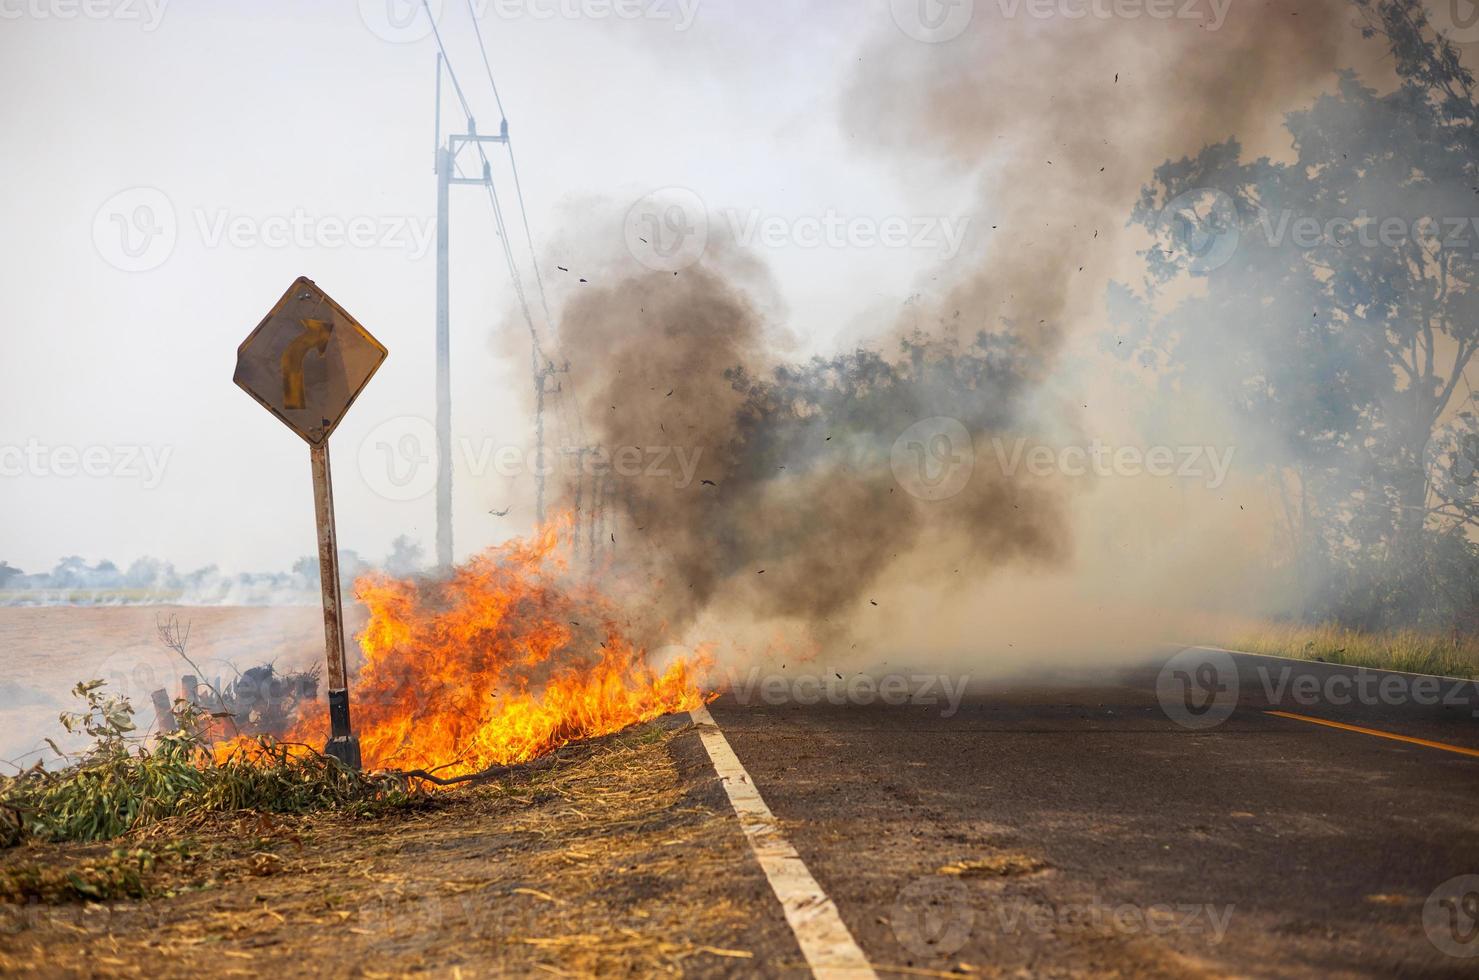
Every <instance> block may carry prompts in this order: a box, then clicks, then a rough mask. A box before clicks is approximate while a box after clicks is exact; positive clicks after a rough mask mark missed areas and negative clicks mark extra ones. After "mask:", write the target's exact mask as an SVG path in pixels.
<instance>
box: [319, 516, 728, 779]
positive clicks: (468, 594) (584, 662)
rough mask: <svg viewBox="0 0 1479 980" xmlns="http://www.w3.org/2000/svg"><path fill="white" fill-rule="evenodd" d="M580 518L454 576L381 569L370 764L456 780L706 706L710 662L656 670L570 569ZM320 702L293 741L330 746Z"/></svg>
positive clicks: (375, 593) (360, 711)
mask: <svg viewBox="0 0 1479 980" xmlns="http://www.w3.org/2000/svg"><path fill="white" fill-rule="evenodd" d="M572 526H573V524H572V522H571V521H570V520H569V519H568V518H565V519H561V520H556V521H554V522H552V523H551V524H550V525H548V526H547V527H546V528H545V529H544V530H543V531H542V532H541V533H539V534H538V535H536V536H535V537H533V538H531V539H529V540H515V541H511V542H509V543H507V544H505V545H502V546H500V547H497V548H493V549H490V550H488V551H486V552H484V553H483V554H481V555H478V556H477V557H475V558H473V559H472V560H470V561H469V562H467V563H466V564H465V565H462V566H459V567H458V568H456V569H454V570H453V572H452V573H451V575H450V576H449V577H447V578H445V579H424V578H413V579H395V578H390V577H388V576H384V575H371V576H367V577H365V578H362V579H360V580H359V581H358V582H357V583H356V584H355V595H356V597H357V598H358V599H359V601H360V602H361V603H362V604H363V605H364V606H365V608H366V609H367V610H368V612H369V621H368V623H367V624H366V626H365V628H364V630H363V631H362V632H361V633H360V634H359V635H358V636H357V637H356V639H357V641H358V643H359V647H360V651H361V652H362V654H363V655H364V664H363V666H362V667H361V668H360V669H359V671H358V674H357V676H356V679H355V681H354V685H353V689H352V691H351V695H350V699H351V702H352V704H353V712H354V727H355V730H356V731H357V733H358V734H359V737H360V747H361V752H362V754H363V758H364V762H365V765H366V766H367V767H370V768H376V769H399V770H403V771H410V770H420V771H425V772H429V773H435V774H436V775H437V776H439V777H444V778H445V777H458V776H465V775H469V774H473V773H477V772H480V771H483V770H485V769H488V768H490V767H495V766H509V765H516V764H518V763H522V762H527V761H529V760H530V759H534V758H537V757H539V756H541V755H543V754H545V753H547V752H550V751H552V750H554V749H556V748H558V747H560V746H562V745H567V744H569V743H570V742H573V741H577V740H580V739H588V738H598V737H600V736H603V735H609V734H612V733H614V732H618V731H621V730H622V729H623V728H626V727H628V726H630V725H636V724H641V723H643V722H647V721H651V720H653V719H654V718H658V717H660V716H662V715H666V714H673V713H678V712H684V711H690V710H692V709H693V708H696V707H698V706H699V705H701V704H703V703H704V695H703V693H702V692H701V691H700V690H699V687H698V684H697V681H696V677H695V674H696V673H697V672H698V671H699V670H700V669H701V667H702V664H701V663H695V662H690V661H687V660H682V659H680V660H676V661H675V662H673V663H672V664H669V665H667V666H666V667H665V668H663V669H661V670H658V669H656V668H654V667H653V666H652V665H650V664H648V662H647V659H646V655H645V652H644V651H643V650H642V649H641V648H640V647H638V646H636V645H634V644H633V643H632V642H631V641H630V640H629V639H628V638H627V636H626V635H625V633H624V631H623V629H622V626H621V617H620V616H619V615H618V612H617V610H616V608H615V607H614V606H613V604H612V603H611V602H610V601H609V600H607V599H606V598H605V596H603V595H602V594H601V593H600V592H598V591H597V590H596V589H594V588H593V587H591V586H589V585H586V584H584V583H581V582H577V581H574V580H572V579H571V578H570V577H569V576H568V575H567V574H566V571H567V568H566V557H565V545H566V541H565V540H564V539H563V537H562V536H564V535H567V534H568V532H569V531H570V530H571V528H572ZM325 724H326V721H325V719H324V717H323V712H322V711H312V712H310V713H309V714H308V715H307V716H305V717H304V718H302V719H300V722H299V724H297V725H296V726H295V727H294V728H293V731H292V733H291V735H290V736H289V740H290V741H295V742H304V743H308V744H313V745H319V744H323V742H324V741H325V739H326V736H327V734H328V733H327V730H326V728H325Z"/></svg>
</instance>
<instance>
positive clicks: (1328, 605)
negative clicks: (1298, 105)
mask: <svg viewBox="0 0 1479 980" xmlns="http://www.w3.org/2000/svg"><path fill="white" fill-rule="evenodd" d="M1356 2H1357V6H1359V7H1360V8H1361V10H1362V12H1363V13H1364V15H1365V16H1366V18H1367V22H1366V27H1365V31H1366V33H1368V35H1371V36H1376V35H1380V36H1383V37H1385V38H1386V39H1387V41H1388V42H1389V43H1390V45H1391V48H1392V52H1393V54H1394V56H1395V62H1396V66H1397V70H1398V73H1399V75H1400V78H1401V84H1400V86H1399V87H1398V88H1397V89H1396V90H1395V91H1393V92H1390V93H1387V94H1380V93H1378V92H1376V91H1375V90H1374V89H1372V88H1370V87H1368V86H1366V85H1363V84H1362V83H1361V82H1360V80H1358V79H1357V78H1356V77H1355V76H1354V75H1353V74H1352V73H1350V72H1346V73H1342V74H1341V76H1340V78H1339V81H1338V86H1337V89H1336V91H1335V92H1333V93H1331V94H1328V95H1325V96H1323V97H1321V98H1320V99H1318V100H1317V101H1316V102H1315V103H1314V104H1313V105H1312V106H1310V107H1308V108H1306V109H1303V110H1300V111H1297V112H1292V113H1290V114H1289V115H1288V116H1287V117H1286V125H1287V128H1288V131H1289V133H1290V135H1291V136H1292V138H1293V145H1294V151H1295V159H1294V160H1293V161H1292V162H1279V161H1273V160H1270V159H1268V158H1260V159H1256V160H1246V159H1244V158H1243V154H1242V148H1241V146H1240V145H1239V143H1238V142H1237V141H1236V140H1235V139H1234V140H1228V141H1226V142H1223V143H1219V144H1215V145H1212V146H1208V147H1205V148H1204V149H1203V150H1202V151H1201V152H1200V153H1198V154H1197V155H1196V156H1195V157H1192V158H1186V159H1182V160H1179V161H1168V162H1166V163H1165V164H1163V165H1162V166H1161V167H1159V168H1158V169H1157V170H1156V172H1155V174H1154V176H1153V179H1152V182H1151V184H1150V185H1149V186H1147V187H1146V188H1145V189H1144V190H1143V192H1142V196H1141V200H1140V202H1139V204H1138V205H1137V207H1136V209H1135V212H1134V220H1135V221H1137V222H1139V223H1141V224H1144V225H1145V226H1146V227H1148V228H1150V229H1152V231H1154V232H1155V233H1156V234H1157V236H1158V243H1157V245H1156V247H1154V248H1153V249H1151V250H1150V251H1149V252H1148V253H1147V254H1146V259H1147V277H1146V284H1145V291H1144V292H1145V295H1146V296H1147V297H1148V300H1147V304H1146V307H1145V308H1144V309H1143V310H1142V316H1141V318H1140V321H1139V326H1138V330H1137V331H1136V332H1135V339H1136V341H1137V342H1136V343H1135V344H1133V345H1132V347H1133V349H1134V351H1135V353H1136V354H1138V356H1139V357H1140V358H1141V359H1142V360H1143V361H1144V362H1146V363H1148V364H1153V365H1155V366H1158V367H1160V368H1161V369H1163V372H1164V374H1163V377H1164V378H1165V381H1166V383H1167V384H1168V385H1171V386H1173V387H1181V388H1192V387H1195V389H1196V390H1198V391H1200V392H1202V393H1204V394H1207V395H1211V396H1212V397H1214V398H1217V399H1220V400H1221V401H1222V402H1223V403H1224V404H1226V405H1227V406H1228V407H1229V410H1230V411H1232V412H1233V413H1234V414H1235V415H1236V416H1238V417H1239V419H1240V421H1241V422H1242V423H1243V425H1244V428H1245V430H1246V431H1248V432H1250V433H1255V434H1256V445H1255V446H1252V447H1250V448H1251V449H1252V450H1253V452H1251V453H1248V454H1245V455H1249V456H1256V457H1257V458H1259V459H1260V460H1261V461H1262V462H1263V463H1264V464H1265V465H1266V466H1267V467H1268V471H1269V472H1270V474H1271V476H1272V477H1273V482H1274V485H1275V487H1276V488H1277V490H1278V492H1279V495H1280V499H1281V500H1282V501H1283V504H1284V513H1285V518H1286V524H1287V527H1288V530H1289V535H1290V543H1291V546H1292V547H1291V551H1292V554H1293V555H1294V556H1295V559H1296V568H1297V569H1298V571H1299V574H1300V578H1301V579H1302V580H1303V581H1304V582H1305V583H1306V585H1307V586H1309V587H1310V589H1311V592H1312V595H1313V601H1314V602H1315V606H1316V608H1318V609H1322V610H1324V611H1330V612H1334V613H1335V614H1336V615H1338V616H1340V617H1341V618H1345V619H1347V620H1351V621H1354V622H1355V623H1356V624H1357V625H1362V626H1376V625H1388V624H1393V623H1409V622H1414V621H1418V620H1422V621H1425V622H1428V623H1430V624H1431V623H1432V622H1433V621H1434V619H1435V616H1436V617H1437V618H1438V619H1443V620H1444V621H1446V622H1452V621H1453V618H1454V617H1455V616H1457V615H1459V614H1460V612H1461V610H1463V609H1464V608H1466V607H1467V608H1472V606H1473V603H1474V597H1473V595H1472V590H1471V589H1470V588H1469V587H1468V586H1467V582H1468V581H1469V579H1470V577H1471V576H1472V575H1473V573H1474V572H1475V570H1476V568H1475V566H1476V560H1475V553H1474V548H1473V546H1472V542H1471V540H1470V539H1469V537H1468V536H1467V534H1466V533H1465V532H1466V531H1467V530H1468V529H1469V528H1474V527H1479V509H1476V507H1475V499H1474V494H1473V492H1472V487H1471V486H1470V485H1469V484H1465V483H1463V482H1462V480H1461V479H1460V480H1458V481H1455V480H1454V479H1451V478H1449V476H1445V474H1453V475H1457V476H1461V475H1462V470H1463V468H1464V465H1465V462H1464V458H1463V457H1462V452H1464V451H1466V450H1467V449H1468V448H1471V447H1474V446H1479V441H1471V440H1469V439H1468V438H1467V435H1466V433H1473V432H1474V428H1473V416H1472V415H1469V416H1463V415H1461V414H1460V409H1461V408H1462V407H1463V406H1464V404H1465V403H1472V397H1473V396H1472V393H1471V392H1470V391H1469V389H1468V382H1467V380H1466V379H1465V376H1464V373H1465V371H1466V369H1467V368H1468V367H1469V365H1470V362H1471V361H1472V359H1473V357H1474V354H1475V352H1476V350H1479V218H1469V217H1468V216H1471V215H1479V198H1476V194H1479V153H1476V151H1479V105H1476V103H1475V99H1474V92H1473V77H1472V75H1471V74H1470V73H1469V72H1468V70H1467V69H1465V68H1463V67H1462V65H1461V64H1460V63H1459V61H1458V55H1457V52H1456V51H1455V50H1454V48H1453V47H1452V45H1450V44H1449V43H1448V42H1447V41H1446V40H1444V39H1443V38H1441V37H1439V36H1436V35H1434V34H1433V33H1432V31H1431V30H1430V29H1429V28H1428V26H1427V24H1426V21H1425V19H1424V15H1423V11H1422V8H1421V6H1420V5H1419V4H1418V3H1417V2H1416V0H1388V2H1382V3H1378V4H1371V3H1369V2H1368V0H1356ZM1460 219H1462V220H1460ZM1188 273H1189V274H1190V275H1191V276H1192V277H1193V278H1195V279H1196V280H1197V281H1198V282H1199V284H1200V285H1201V286H1202V287H1203V288H1202V289H1201V290H1199V291H1198V292H1197V294H1196V295H1192V296H1190V297H1187V298H1184V299H1182V300H1180V301H1179V302H1174V303H1172V304H1171V305H1170V306H1169V308H1166V307H1167V304H1168V303H1169V302H1170V301H1169V299H1168V298H1167V294H1168V293H1170V292H1171V291H1172V290H1171V288H1170V287H1171V284H1172V283H1173V281H1177V280H1182V281H1184V280H1185V277H1186V275H1187V274H1188ZM1183 291H1184V290H1183ZM1465 418H1467V420H1468V421H1467V422H1465V421H1464V420H1465ZM1454 426H1458V427H1459V429H1460V431H1458V432H1457V433H1451V432H1450V434H1451V435H1452V439H1451V440H1450V441H1452V442H1453V444H1454V445H1455V446H1456V447H1458V449H1457V450H1456V452H1458V453H1459V455H1454V453H1453V452H1450V453H1449V454H1448V455H1447V456H1445V455H1444V454H1442V453H1435V452H1434V451H1433V449H1434V446H1435V436H1436V437H1438V438H1447V437H1446V436H1445V435H1444V430H1445V429H1448V430H1452V429H1453V427H1454ZM1465 426H1467V428H1465ZM1445 465H1446V466H1447V468H1446V469H1445ZM1454 467H1457V469H1454ZM1469 472H1472V468H1470V470H1469ZM1471 482H1472V481H1471ZM1321 588H1323V590H1324V591H1323V594H1321V593H1320V592H1319V591H1318V590H1320V589H1321ZM1444 597H1447V598H1444Z"/></svg>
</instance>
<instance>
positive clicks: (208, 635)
mask: <svg viewBox="0 0 1479 980" xmlns="http://www.w3.org/2000/svg"><path fill="white" fill-rule="evenodd" d="M346 615H347V620H346V627H347V628H349V629H351V630H353V629H357V628H358V627H359V625H360V620H359V619H358V616H359V615H360V614H359V612H358V607H355V606H351V607H350V608H349V609H347V610H346ZM168 616H177V617H179V620H180V622H181V623H182V624H183V623H187V622H188V623H190V624H191V632H190V646H189V651H190V656H191V659H192V660H194V661H195V663H196V664H198V665H199V667H200V669H201V672H202V673H203V674H204V675H205V678H206V679H207V680H212V681H214V680H215V679H216V678H220V679H222V680H223V681H229V680H230V679H231V678H232V677H234V676H235V671H240V670H246V669H247V668H248V667H252V666H256V665H258V664H264V663H275V664H276V665H277V666H278V667H279V668H281V669H287V670H291V669H303V668H305V667H307V666H309V665H311V664H314V663H318V662H321V661H322V659H323V613H322V612H321V611H320V610H319V609H317V608H316V607H308V606H40V607H0V649H3V650H4V651H5V663H6V672H5V676H4V677H0V759H5V760H11V761H13V762H21V763H25V764H29V763H31V762H34V761H35V759H36V758H38V757H39V753H42V752H43V751H45V746H44V743H43V742H42V738H43V736H59V735H60V734H61V728H60V726H59V725H58V724H57V720H56V716H57V714H58V712H60V711H69V710H72V709H73V707H74V705H73V704H72V703H71V702H72V698H71V697H70V695H69V693H68V692H69V691H70V690H71V688H72V686H73V685H74V684H76V683H77V682H78V681H82V680H90V679H92V678H102V679H103V680H106V681H107V682H108V689H109V690H110V691H114V692H117V693H119V694H123V695H126V696H127V697H128V698H129V699H130V700H131V701H132V702H133V704H134V706H135V708H136V709H137V710H138V721H139V723H140V725H141V726H145V725H149V724H151V723H152V721H153V710H152V708H151V707H150V706H149V694H150V692H151V691H154V690H156V689H158V688H165V689H166V690H169V691H170V692H171V693H173V692H174V691H175V689H176V688H177V686H178V684H179V677H180V675H181V674H185V673H190V672H191V671H190V668H189V667H188V666H186V665H185V664H184V663H182V662H181V661H180V659H179V658H178V657H176V656H175V655H174V654H172V653H171V652H170V651H168V650H167V649H165V647H164V645H163V644H162V643H161V642H160V640H159V636H158V632H157V628H156V623H157V622H158V621H159V619H160V618H161V617H168ZM350 657H351V660H352V659H353V657H354V651H353V648H352V647H351V650H350Z"/></svg>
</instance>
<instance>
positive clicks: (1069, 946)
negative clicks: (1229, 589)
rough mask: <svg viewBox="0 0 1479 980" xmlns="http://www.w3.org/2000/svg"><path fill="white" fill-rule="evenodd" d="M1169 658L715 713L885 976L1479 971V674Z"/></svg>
mask: <svg viewBox="0 0 1479 980" xmlns="http://www.w3.org/2000/svg"><path fill="white" fill-rule="evenodd" d="M1168 653H1169V651H1168ZM1207 660H1211V661H1212V662H1213V665H1214V668H1215V670H1216V671H1218V672H1219V673H1215V674H1212V675H1210V676H1209V674H1208V673H1207V668H1205V667H1204V666H1203V662H1204V661H1207ZM1167 663H1168V660H1167V655H1166V654H1163V653H1162V654H1156V655H1153V656H1150V657H1148V658H1147V660H1146V662H1145V663H1143V664H1139V665H1136V666H1133V667H1127V668H1123V669H1119V670H1115V671H1100V672H1098V673H1097V674H1096V675H1093V676H1090V675H1086V674H1085V673H1084V672H1082V671H1076V672H1074V673H1073V675H1072V679H1069V678H1068V677H1063V678H1056V679H1055V678H1042V677H1037V678H1030V679H1029V678H1023V679H1021V680H1018V681H1016V682H998V683H992V684H986V685H972V686H971V687H970V688H969V690H968V691H967V693H966V694H965V695H964V697H963V698H962V700H961V701H960V702H959V705H958V709H956V710H953V711H952V710H951V708H950V705H949V704H947V703H944V701H943V699H940V698H936V699H935V700H936V703H934V704H930V705H922V704H902V705H900V704H884V703H880V702H879V701H878V700H877V698H873V699H871V700H873V701H874V703H872V704H867V705H864V704H857V703H843V704H833V703H829V701H828V699H827V698H826V697H825V696H823V697H821V698H817V697H816V689H815V687H814V686H807V685H802V686H800V687H797V686H794V679H792V680H788V681H786V682H785V683H780V682H778V683H777V684H775V685H774V686H773V687H772V694H775V692H779V691H781V690H782V689H784V690H786V691H802V692H804V693H805V695H806V700H813V701H818V702H819V703H814V704H807V705H798V704H794V703H767V702H769V701H782V700H784V698H783V697H777V696H769V697H762V696H760V695H759V693H758V691H759V690H760V689H759V688H753V687H752V688H751V689H750V690H749V691H748V692H744V691H740V692H737V693H733V692H732V693H731V694H729V695H727V696H726V697H724V698H721V699H720V700H719V701H717V702H715V703H714V704H713V705H712V706H711V709H710V710H711V713H712V717H713V719H714V721H715V723H716V724H717V726H718V728H719V730H720V731H722V733H723V734H724V736H725V738H726V739H727V741H728V743H729V745H731V746H732V748H733V752H734V753H735V755H736V756H737V757H738V760H739V762H740V763H741V764H742V765H743V768H744V770H746V771H747V773H748V777H749V780H750V781H751V782H752V783H753V785H754V787H755V788H756V789H758V791H759V793H760V795H761V796H762V797H763V798H764V801H765V803H766V804H768V805H769V807H770V809H771V811H773V813H774V814H775V817H776V819H777V821H778V825H779V828H780V830H781V832H782V833H783V834H784V836H785V839H786V840H787V841H788V842H789V843H790V844H791V845H792V846H794V848H795V850H796V852H797V853H799V855H800V857H801V859H802V861H803V862H804V863H805V866H806V868H807V869H808V870H809V871H810V872H811V875H812V876H813V877H814V878H815V881H816V882H817V883H818V884H819V885H820V887H821V888H822V889H823V890H824V891H825V893H826V895H827V896H829V897H830V898H831V899H832V900H833V902H835V904H836V908H837V911H838V913H839V914H840V917H841V919H842V921H843V923H845V925H846V928H847V931H848V932H850V933H851V935H852V936H853V937H854V939H855V941H856V944H857V946H858V948H860V949H861V951H862V952H863V954H864V955H865V956H866V957H867V960H868V962H869V963H870V964H871V965H872V966H873V968H874V969H875V970H877V972H878V975H880V976H884V975H889V974H890V973H891V971H893V970H894V969H900V968H901V969H902V970H904V971H925V972H924V975H929V974H928V972H927V971H938V972H948V971H952V970H971V969H977V970H980V971H982V972H983V973H985V974H986V975H993V974H997V973H1000V974H1001V975H1013V974H1014V973H1016V972H1017V971H1025V972H1024V973H1023V974H1022V975H1031V976H1053V975H1059V974H1063V975H1066V974H1069V973H1077V974H1080V975H1082V974H1085V973H1088V974H1093V975H1125V976H1131V975H1134V976H1155V975H1164V976H1223V975H1253V976H1322V977H1325V976H1410V977H1460V976H1465V977H1473V976H1479V957H1476V956H1475V954H1479V936H1476V935H1475V933H1476V932H1479V879H1475V880H1474V881H1472V882H1462V881H1460V882H1458V883H1452V879H1454V878H1455V877H1457V876H1461V875H1465V874H1479V721H1476V719H1475V716H1474V710H1475V708H1476V707H1479V694H1476V692H1475V690H1474V687H1473V685H1472V684H1458V683H1455V682H1452V681H1448V682H1439V681H1431V682H1429V681H1421V679H1419V678H1417V677H1415V676H1414V675H1396V674H1391V675H1389V674H1387V673H1386V672H1364V673H1363V672H1358V671H1355V670H1353V669H1350V668H1344V667H1335V666H1330V665H1325V664H1319V663H1314V664H1307V663H1300V662H1293V661H1284V660H1281V659H1277V658H1266V657H1254V656H1248V655H1231V654H1217V653H1214V652H1208V651H1192V652H1189V653H1187V654H1184V655H1182V657H1181V662H1180V663H1179V664H1172V665H1171V667H1168V666H1167ZM1178 671H1179V675H1178V673H1177V672H1178ZM1232 675H1236V677H1235V680H1233V681H1232V682H1231V683H1230V682H1229V680H1230V677H1231V676H1232ZM839 680H841V679H840V678H839ZM1209 681H1210V682H1211V683H1210V684H1209V685H1208V687H1207V688H1206V689H1205V690H1203V689H1202V688H1199V687H1188V686H1187V685H1188V684H1191V685H1196V684H1198V682H1209ZM1383 684H1385V686H1383ZM787 685H792V686H787ZM1435 689H1436V691H1435ZM1186 692H1189V693H1187V697H1186V698H1185V699H1182V698H1181V694H1182V693H1186ZM1208 692H1212V693H1208ZM1214 695H1215V698H1216V699H1218V700H1219V701H1220V703H1219V704H1217V705H1214V706H1212V709H1211V710H1207V709H1208V706H1209V705H1210V704H1211V702H1212V700H1213V698H1214ZM894 700H898V699H897V698H894ZM1433 700H1436V701H1437V703H1426V702H1431V701H1433ZM741 701H746V702H748V703H740V702H741ZM1419 702H1423V703H1419ZM1167 705H1169V707H1167ZM1178 705H1183V706H1189V709H1190V710H1191V711H1193V712H1194V711H1195V710H1196V709H1203V712H1204V713H1203V714H1200V715H1198V714H1194V713H1186V712H1184V711H1183V707H1178ZM1272 710H1278V711H1284V712H1287V713H1288V715H1294V716H1297V717H1287V716H1280V715H1274V714H1270V713H1269V712H1270V711H1272ZM1222 714H1226V715H1227V717H1226V718H1225V719H1223V720H1220V721H1219V720H1218V716H1219V715H1222ZM1173 715H1174V716H1176V717H1177V718H1179V719H1181V721H1177V720H1173V719H1172V716H1173ZM1317 720H1318V721H1330V722H1336V723H1339V724H1344V725H1349V726H1353V727H1351V728H1337V727H1331V726H1329V725H1324V724H1318V723H1316V722H1317ZM1182 722H1185V723H1182ZM1191 726H1204V727H1191ZM1356 729H1360V730H1356ZM1393 736H1395V737H1393ZM1402 738H1405V739H1413V740H1417V741H1403V740H1399V739H1402ZM1427 743H1433V744H1427ZM961 862H965V863H964V864H962V863H961ZM1444 883H1450V884H1448V885H1447V889H1448V890H1447V891H1441V890H1440V891H1439V892H1438V893H1437V894H1435V889H1439V888H1440V886H1443V885H1444ZM1466 892H1474V894H1472V896H1471V897H1470V898H1469V899H1468V902H1467V904H1466V903H1465V900H1464V895H1465V893H1466ZM1445 903H1446V904H1445ZM1431 937H1436V938H1431ZM1464 954H1468V955H1464Z"/></svg>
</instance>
